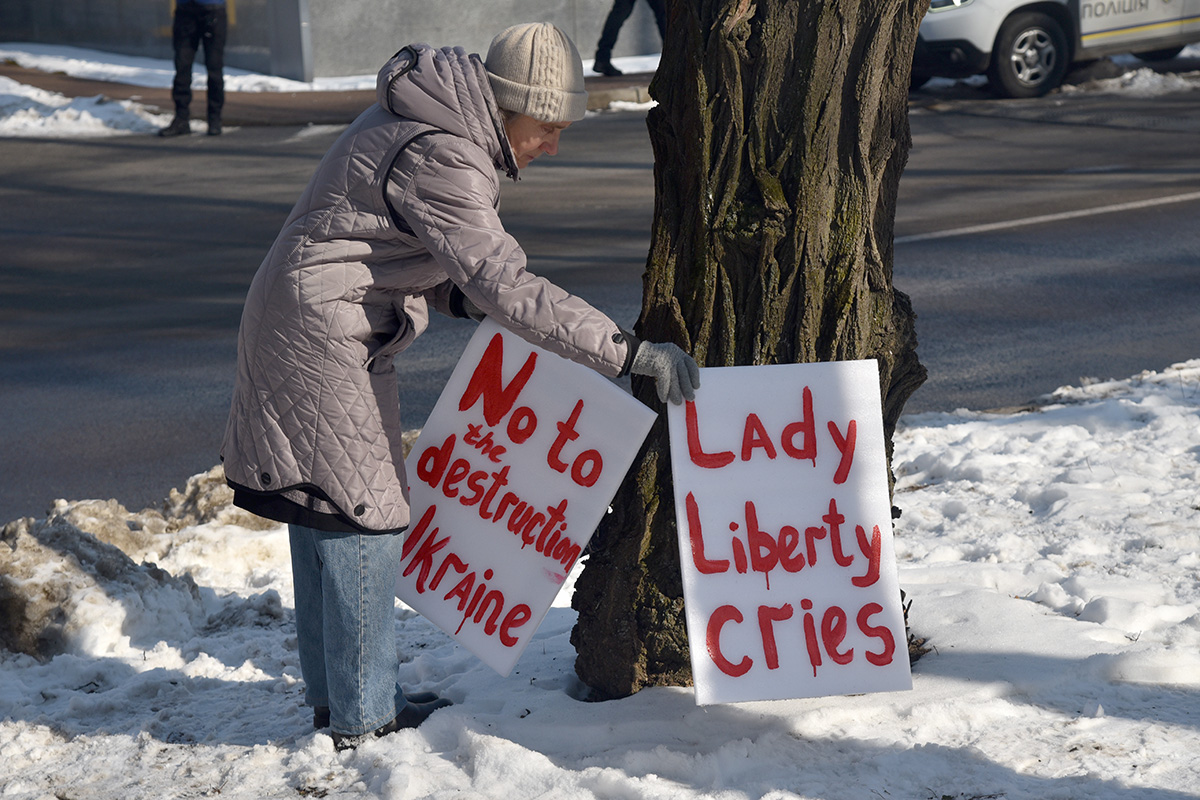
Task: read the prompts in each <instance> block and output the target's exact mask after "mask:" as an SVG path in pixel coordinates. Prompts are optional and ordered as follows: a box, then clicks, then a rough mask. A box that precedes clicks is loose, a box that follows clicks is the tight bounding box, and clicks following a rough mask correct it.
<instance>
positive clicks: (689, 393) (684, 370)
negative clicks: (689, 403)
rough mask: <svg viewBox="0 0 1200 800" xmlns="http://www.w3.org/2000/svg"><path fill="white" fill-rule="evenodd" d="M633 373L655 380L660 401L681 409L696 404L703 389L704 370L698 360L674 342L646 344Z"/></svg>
mask: <svg viewBox="0 0 1200 800" xmlns="http://www.w3.org/2000/svg"><path fill="white" fill-rule="evenodd" d="M629 371H630V372H632V373H634V374H636V375H648V376H650V377H651V378H654V388H655V389H656V390H658V399H659V400H661V401H662V402H664V403H665V402H667V400H670V401H671V402H672V403H674V404H675V405H679V404H680V403H682V402H683V401H684V400H685V399H687V400H695V399H696V389H697V388H699V386H700V367H698V366H697V365H696V362H695V360H694V359H693V358H692V357H691V356H689V355H688V354H687V353H685V352H683V350H682V349H680V347H679V346H678V345H675V344H672V343H671V342H662V343H655V342H642V343H641V345H639V346H638V350H637V353H635V354H634V356H633V364H632V365H631V366H630V367H629Z"/></svg>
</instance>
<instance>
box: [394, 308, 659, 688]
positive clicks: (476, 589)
mask: <svg viewBox="0 0 1200 800" xmlns="http://www.w3.org/2000/svg"><path fill="white" fill-rule="evenodd" d="M654 418H655V414H654V412H653V411H651V410H650V409H648V408H646V407H645V406H644V405H642V404H641V403H639V402H638V401H637V400H635V399H634V398H633V397H631V396H630V395H629V394H627V393H626V392H624V391H622V390H621V388H620V387H618V386H617V385H616V384H614V383H612V382H610V381H609V380H607V379H605V378H604V377H603V376H601V375H600V374H598V373H596V372H594V371H592V370H590V369H588V368H587V367H584V366H582V365H580V364H576V363H573V362H571V361H567V360H566V359H564V358H561V357H559V356H556V355H554V354H552V353H549V352H547V351H545V350H542V349H540V348H537V347H534V346H533V345H531V344H529V343H527V342H525V341H524V340H523V339H521V338H520V337H518V336H516V335H515V334H512V333H509V332H508V331H506V330H504V329H503V328H501V327H500V326H499V325H497V324H496V323H494V322H491V321H484V322H483V323H482V324H480V326H479V330H478V331H477V332H476V333H475V336H474V337H473V338H472V339H471V341H470V342H469V343H468V345H467V348H466V350H465V351H464V352H463V355H462V358H461V359H460V360H459V362H458V366H457V367H455V369H454V373H453V374H452V375H451V376H450V380H449V382H448V383H447V384H446V388H445V389H444V390H443V391H442V394H441V397H439V398H438V402H437V404H436V405H435V406H434V409H433V412H432V413H431V414H430V416H429V420H428V422H427V423H426V425H425V427H424V429H423V430H422V432H421V436H420V438H419V439H418V440H417V442H416V444H415V445H414V446H413V449H412V451H411V452H410V453H409V456H408V459H407V460H406V461H405V469H406V471H407V473H408V482H409V490H410V495H411V505H412V521H411V523H410V524H409V529H408V532H407V534H406V538H405V540H404V550H403V557H402V562H401V566H400V572H399V575H398V576H397V578H396V596H397V597H399V598H400V599H401V600H403V601H404V602H405V603H407V604H408V605H409V606H411V607H412V608H413V609H415V610H416V611H418V612H420V613H421V614H422V615H423V616H425V617H426V618H427V619H429V620H430V621H431V622H433V623H434V624H436V625H437V626H438V627H440V628H441V629H442V630H444V631H446V633H448V634H450V635H451V636H453V637H454V638H455V639H456V640H457V641H458V642H459V643H460V644H462V645H463V646H464V647H466V648H467V649H468V650H470V651H471V652H472V653H474V654H475V655H477V656H478V657H479V658H480V659H481V660H482V661H483V662H484V663H486V664H487V665H488V666H490V667H492V668H493V669H495V670H496V671H497V672H498V673H500V674H501V675H508V673H509V672H510V671H511V670H512V668H513V666H514V665H515V664H516V663H517V659H518V658H519V657H520V655H521V652H522V651H523V650H524V649H525V647H526V646H527V645H528V644H529V640H530V638H531V637H532V636H533V634H534V632H535V631H536V630H537V627H538V625H540V624H541V621H542V619H543V617H545V615H546V612H547V611H548V610H549V608H550V605H551V603H552V602H553V601H554V597H555V595H556V594H558V590H559V588H561V586H562V583H563V581H564V580H565V579H566V577H567V573H569V572H570V571H571V567H572V565H573V564H574V563H575V560H576V559H577V558H578V557H579V555H580V553H581V552H582V551H583V548H584V547H585V546H586V545H587V542H588V540H589V539H590V538H591V535H592V533H593V531H595V529H596V525H597V524H599V522H600V519H601V517H602V516H603V515H604V513H605V512H606V511H607V510H608V504H609V502H610V501H611V500H612V497H613V495H614V494H615V493H616V491H617V487H618V486H619V485H620V483H621V480H622V478H624V477H625V473H626V472H627V471H628V469H629V466H630V464H632V463H633V459H634V457H635V456H636V455H637V452H638V449H639V448H640V447H641V444H642V441H643V440H644V439H645V438H646V434H647V432H649V430H650V426H651V424H653V422H654Z"/></svg>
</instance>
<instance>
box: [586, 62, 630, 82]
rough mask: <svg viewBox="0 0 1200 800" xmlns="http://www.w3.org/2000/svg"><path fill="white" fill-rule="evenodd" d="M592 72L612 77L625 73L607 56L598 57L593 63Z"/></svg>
mask: <svg viewBox="0 0 1200 800" xmlns="http://www.w3.org/2000/svg"><path fill="white" fill-rule="evenodd" d="M592 72H599V73H600V74H601V75H607V76H608V77H610V78H615V77H617V76H618V75H624V74H625V73H624V72H621V70H619V69H617V68H616V67H614V66H613V65H612V62H611V61H609V60H608V59H607V58H604V59H601V58H597V59H596V60H595V62H593V63H592Z"/></svg>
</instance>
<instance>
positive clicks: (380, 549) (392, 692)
mask: <svg viewBox="0 0 1200 800" xmlns="http://www.w3.org/2000/svg"><path fill="white" fill-rule="evenodd" d="M288 533H289V542H290V544H291V550H292V582H293V585H294V588H295V593H296V639H297V641H298V643H299V647H300V671H301V673H302V674H303V676H304V684H305V697H304V699H305V701H306V702H307V703H308V704H309V705H311V706H328V707H329V719H330V727H331V728H332V729H333V730H334V731H337V732H338V733H344V734H350V735H359V734H363V733H368V732H370V731H373V730H375V729H377V728H380V727H382V726H384V725H386V724H387V723H389V722H391V721H392V720H393V719H395V717H396V715H397V714H398V713H400V711H402V710H403V709H404V706H405V703H406V702H407V701H406V700H405V699H404V693H403V692H402V691H401V689H400V686H399V684H398V683H397V679H398V678H399V671H400V657H399V655H398V654H397V652H396V627H395V626H396V617H395V584H396V572H397V570H398V569H399V568H400V552H401V547H402V546H403V544H404V535H403V534H402V533H376V534H360V533H330V532H327V531H319V530H315V529H313V528H305V527H302V526H300V525H289V526H288Z"/></svg>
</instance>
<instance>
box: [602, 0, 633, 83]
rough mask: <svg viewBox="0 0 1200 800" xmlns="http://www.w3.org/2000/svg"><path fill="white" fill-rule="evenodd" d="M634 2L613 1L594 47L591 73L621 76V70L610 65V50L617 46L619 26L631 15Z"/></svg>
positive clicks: (629, 0)
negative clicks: (594, 54) (594, 52)
mask: <svg viewBox="0 0 1200 800" xmlns="http://www.w3.org/2000/svg"><path fill="white" fill-rule="evenodd" d="M635 2H636V0H614V2H613V5H612V8H611V9H610V10H609V12H608V18H607V19H605V20H604V29H603V30H602V31H600V41H599V43H597V45H596V60H595V61H594V62H593V63H592V70H593V71H595V72H598V73H600V74H601V75H608V76H615V75H620V74H621V70H619V69H617V68H616V67H614V66H613V65H612V50H613V47H614V46H616V44H617V34H618V33H620V31H621V26H622V25H624V24H625V20H627V19H629V15H630V14H632V13H633V4H634V3H635Z"/></svg>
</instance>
